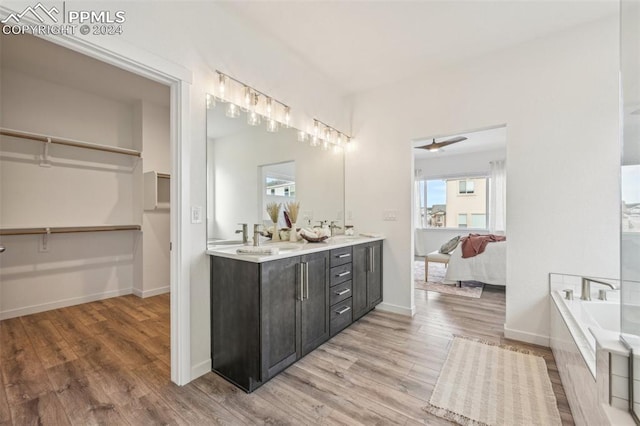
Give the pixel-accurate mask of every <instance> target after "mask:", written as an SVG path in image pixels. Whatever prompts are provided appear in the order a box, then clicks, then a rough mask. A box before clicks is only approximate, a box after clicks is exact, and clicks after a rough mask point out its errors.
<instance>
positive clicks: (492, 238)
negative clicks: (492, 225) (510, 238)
mask: <svg viewBox="0 0 640 426" xmlns="http://www.w3.org/2000/svg"><path fill="white" fill-rule="evenodd" d="M506 239H507V237H503V236H502V235H494V234H489V235H480V234H469V235H468V236H467V237H464V238H462V240H461V241H462V258H463V259H466V258H468V257H473V256H476V255H479V254H480V253H482V252H484V249H485V248H486V247H487V244H489V243H493V242H498V241H506Z"/></svg>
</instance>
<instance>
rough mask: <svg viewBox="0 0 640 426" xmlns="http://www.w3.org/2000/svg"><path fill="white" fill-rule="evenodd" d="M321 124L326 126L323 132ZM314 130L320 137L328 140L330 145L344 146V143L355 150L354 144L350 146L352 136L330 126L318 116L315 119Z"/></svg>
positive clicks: (346, 146)
mask: <svg viewBox="0 0 640 426" xmlns="http://www.w3.org/2000/svg"><path fill="white" fill-rule="evenodd" d="M320 125H322V126H324V130H323V131H322V134H320V132H319V129H320ZM313 132H314V135H317V136H318V138H320V139H322V140H323V141H325V142H327V143H328V144H329V145H335V146H342V145H343V144H344V145H345V148H350V149H349V150H353V146H350V144H351V139H352V138H351V136H349V135H347V134H346V133H343V132H341V131H339V130H337V129H335V128H333V127H331V126H329V125H328V124H327V123H324V122H322V121H320V120H318V119H317V118H314V119H313Z"/></svg>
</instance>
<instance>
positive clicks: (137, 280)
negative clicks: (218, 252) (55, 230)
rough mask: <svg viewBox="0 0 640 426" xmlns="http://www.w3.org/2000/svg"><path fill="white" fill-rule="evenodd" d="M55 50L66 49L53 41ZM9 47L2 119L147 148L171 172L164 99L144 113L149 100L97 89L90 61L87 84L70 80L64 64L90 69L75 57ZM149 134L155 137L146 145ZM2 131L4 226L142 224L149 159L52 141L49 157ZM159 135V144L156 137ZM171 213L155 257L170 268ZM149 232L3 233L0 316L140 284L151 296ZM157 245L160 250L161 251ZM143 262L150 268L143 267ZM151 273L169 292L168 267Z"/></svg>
mask: <svg viewBox="0 0 640 426" xmlns="http://www.w3.org/2000/svg"><path fill="white" fill-rule="evenodd" d="M41 43H46V42H44V41H42V42H41ZM46 48H47V49H49V47H48V46H47V47H46ZM51 49H62V48H59V47H57V46H53V45H51ZM22 51H23V53H24V49H22ZM11 52H12V46H11V45H9V43H8V42H7V40H6V39H4V40H3V51H2V57H1V58H0V62H1V64H2V68H0V89H1V94H2V96H1V97H0V108H1V110H0V112H1V114H0V126H1V127H3V128H10V129H15V130H21V131H27V132H34V133H40V134H44V135H47V136H57V137H61V138H67V139H76V140H80V141H85V142H90V143H97V144H102V145H108V146H114V147H121V148H127V149H133V150H136V151H143V149H144V150H145V152H144V153H143V156H144V157H149V159H150V160H149V161H150V162H151V163H152V164H153V166H154V167H156V165H155V164H156V163H157V164H158V165H157V167H160V166H162V167H163V168H164V170H166V171H168V170H169V167H168V164H167V163H168V154H169V147H168V140H169V130H168V127H169V114H168V108H167V107H166V106H158V105H156V104H153V103H150V102H146V103H147V104H148V106H147V108H146V109H147V110H148V111H149V113H148V114H139V111H140V110H142V111H143V112H144V111H145V108H144V106H145V102H144V101H140V100H138V101H135V100H133V99H130V98H124V97H122V96H117V95H113V96H109V94H108V93H104V91H101V90H97V89H96V90H92V87H91V85H90V84H86V80H90V79H91V76H92V75H95V73H94V72H93V71H94V70H93V69H91V68H89V69H87V73H85V74H86V76H85V78H84V80H85V82H80V83H79V84H78V85H77V86H76V87H74V85H73V84H69V81H70V80H73V78H71V79H69V78H68V76H66V77H62V76H61V74H60V73H58V72H56V70H59V69H60V68H67V69H69V70H73V72H75V73H78V74H83V73H82V70H81V69H74V63H68V62H65V63H64V64H57V65H56V64H53V65H51V67H50V68H48V66H47V65H46V64H45V65H43V67H42V68H39V67H38V66H37V63H33V62H30V63H26V62H25V63H20V62H21V61H16V58H15V57H11ZM7 55H9V56H7ZM34 55H35V52H34ZM36 56H37V55H36ZM65 59H67V60H68V59H69V58H68V57H65ZM34 65H35V66H34ZM84 65H85V64H84V62H82V63H79V64H78V66H79V67H82V66H84ZM94 65H95V64H94ZM31 69H32V70H33V72H30V71H29V70H31ZM118 72H121V71H118ZM83 75H84V74H83ZM95 78H96V79H99V78H100V77H99V76H97V75H96V76H95ZM102 84H103V85H104V81H103V82H102ZM154 84H155V83H154ZM158 86H159V85H158ZM159 90H161V91H162V90H164V91H166V97H167V104H168V96H169V91H168V89H167V88H164V87H162V86H160V87H159ZM117 92H118V91H117V90H114V93H117ZM147 116H148V119H149V122H147V121H146V120H147ZM162 120H164V123H161V121H162ZM145 129H146V130H145ZM145 134H147V135H148V136H149V138H148V140H149V142H147V143H145V138H144V137H143V135H145ZM0 138H1V139H0V228H2V229H3V230H6V229H8V228H33V227H81V226H101V225H142V226H144V220H143V210H142V201H141V198H142V192H143V190H144V188H143V187H142V173H143V170H144V162H143V161H144V160H142V159H141V158H139V157H134V156H129V155H123V154H118V153H109V152H103V151H96V150H89V149H84V148H78V147H68V146H62V145H55V144H51V145H50V146H49V148H48V155H47V157H46V158H45V160H46V161H43V158H42V156H43V153H44V148H45V145H46V144H45V143H42V142H37V141H31V140H27V139H19V138H14V137H10V136H1V137H0ZM152 138H153V140H158V141H159V143H157V144H155V143H151V142H150V141H151V139H152ZM156 151H158V152H156ZM157 158H162V160H156V159H157ZM166 216H167V220H166V231H165V230H163V231H162V233H164V234H166V239H167V244H166V246H167V247H166V256H165V255H163V256H158V259H157V260H156V261H154V263H157V265H167V268H168V263H169V262H168V260H167V258H168V233H169V224H168V213H167V214H166ZM163 226H164V224H163ZM158 233H159V232H158ZM164 234H163V235H164ZM144 238H145V237H143V233H142V232H141V231H137V230H133V231H110V232H88V233H60V234H51V235H47V236H42V235H3V236H1V237H0V242H1V243H2V245H4V246H5V247H6V248H7V250H6V252H4V253H3V254H2V255H1V256H0V266H1V268H0V319H5V318H11V317H15V316H19V315H25V314H29V313H33V312H40V311H45V310H49V309H54V308H57V307H62V306H70V305H73V304H78V303H85V302H88V301H92V300H98V299H103V298H108V297H113V296H118V295H123V294H129V293H132V292H134V289H138V288H139V289H140V291H139V292H138V291H135V293H136V294H139V295H144V294H145V293H144V284H143V281H142V280H143V279H144V276H145V274H144V271H145V269H147V268H146V262H147V259H145V256H147V254H146V252H145V250H144V241H143V239H144ZM156 238H157V237H156ZM149 246H150V247H153V244H149ZM150 252H152V254H154V255H156V256H157V253H156V252H155V251H154V250H153V249H150ZM156 267H157V266H156ZM158 269H162V268H158ZM136 270H138V271H142V273H140V274H137V273H136ZM149 275H151V273H150V274H149ZM153 281H154V282H160V283H161V284H162V285H158V286H156V287H160V286H163V287H166V291H168V282H169V280H168V272H167V278H166V279H164V278H154V279H153ZM150 288H151V287H150Z"/></svg>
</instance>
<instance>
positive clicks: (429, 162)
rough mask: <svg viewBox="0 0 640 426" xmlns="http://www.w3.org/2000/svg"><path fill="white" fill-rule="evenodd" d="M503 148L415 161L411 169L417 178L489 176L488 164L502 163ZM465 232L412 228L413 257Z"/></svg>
mask: <svg viewBox="0 0 640 426" xmlns="http://www.w3.org/2000/svg"><path fill="white" fill-rule="evenodd" d="M505 156H506V151H505V150H504V149H492V150H488V151H482V152H474V153H469V154H460V155H450V156H445V157H440V158H426V159H424V158H423V159H416V160H415V162H414V169H415V170H416V173H417V174H416V178H417V179H430V178H441V177H456V176H457V177H460V176H470V175H476V174H487V175H488V174H489V162H490V161H494V160H504V158H505ZM468 233H469V231H468V230H465V229H416V230H415V233H414V254H415V255H416V256H425V255H426V254H428V253H431V252H432V251H435V250H438V249H439V248H440V246H442V244H444V243H445V242H447V241H449V240H450V239H451V238H453V237H455V236H457V235H466V234H468Z"/></svg>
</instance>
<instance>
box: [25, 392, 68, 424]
mask: <svg viewBox="0 0 640 426" xmlns="http://www.w3.org/2000/svg"><path fill="white" fill-rule="evenodd" d="M13 412H14V416H13V418H14V422H15V424H18V425H55V426H64V425H70V424H71V423H70V422H69V419H68V418H67V414H66V413H65V411H64V407H63V406H62V404H61V403H60V401H59V400H58V397H57V395H56V394H55V392H48V393H45V394H42V395H39V396H37V397H35V398H33V399H31V400H30V401H27V402H23V403H21V404H16V405H14V406H13Z"/></svg>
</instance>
